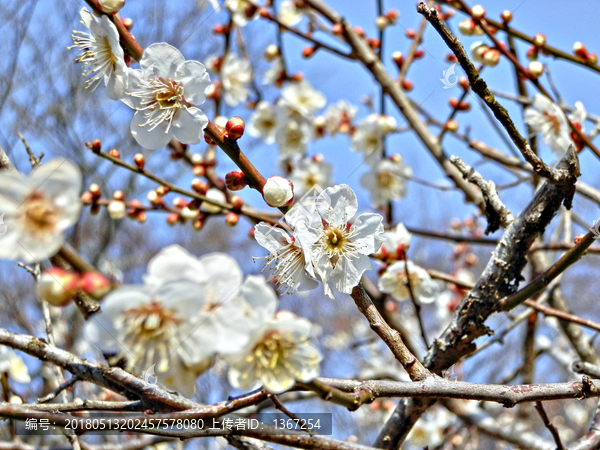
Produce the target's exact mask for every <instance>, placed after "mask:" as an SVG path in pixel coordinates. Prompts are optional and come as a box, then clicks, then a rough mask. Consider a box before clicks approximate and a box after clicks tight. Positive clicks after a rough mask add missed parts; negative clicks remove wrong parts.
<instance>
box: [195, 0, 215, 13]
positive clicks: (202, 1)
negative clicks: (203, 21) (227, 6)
mask: <svg viewBox="0 0 600 450" xmlns="http://www.w3.org/2000/svg"><path fill="white" fill-rule="evenodd" d="M208 3H210V6H212V7H213V10H214V11H215V12H221V5H220V4H219V2H218V0H196V6H197V7H198V9H199V10H200V11H202V10H203V9H204V8H206V5H207V4H208Z"/></svg>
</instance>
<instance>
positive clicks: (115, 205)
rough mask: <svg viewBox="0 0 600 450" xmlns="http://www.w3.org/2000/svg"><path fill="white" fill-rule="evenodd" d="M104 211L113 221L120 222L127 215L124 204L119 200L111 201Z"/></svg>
mask: <svg viewBox="0 0 600 450" xmlns="http://www.w3.org/2000/svg"><path fill="white" fill-rule="evenodd" d="M106 210H107V211H108V215H109V216H110V218H111V219H113V220H121V219H122V218H123V217H125V215H126V214H127V208H126V206H125V202H123V201H121V200H112V201H111V202H110V203H109V204H108V206H107V207H106Z"/></svg>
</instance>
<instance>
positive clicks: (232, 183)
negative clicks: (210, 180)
mask: <svg viewBox="0 0 600 450" xmlns="http://www.w3.org/2000/svg"><path fill="white" fill-rule="evenodd" d="M249 181H250V180H248V178H247V177H246V175H244V172H242V171H241V170H232V171H231V172H229V173H228V174H227V175H225V185H226V186H227V189H229V190H230V191H241V190H242V189H244V188H245V187H246V186H248V183H249Z"/></svg>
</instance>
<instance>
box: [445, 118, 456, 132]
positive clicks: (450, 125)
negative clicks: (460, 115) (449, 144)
mask: <svg viewBox="0 0 600 450" xmlns="http://www.w3.org/2000/svg"><path fill="white" fill-rule="evenodd" d="M444 128H445V129H446V130H448V131H450V132H455V131H456V130H458V123H457V122H456V120H454V119H452V120H449V121H447V122H446V123H445V125H444Z"/></svg>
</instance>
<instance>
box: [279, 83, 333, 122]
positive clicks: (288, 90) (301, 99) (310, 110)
mask: <svg viewBox="0 0 600 450" xmlns="http://www.w3.org/2000/svg"><path fill="white" fill-rule="evenodd" d="M281 98H282V99H283V101H284V102H285V103H286V104H287V105H289V106H290V107H291V108H293V109H295V110H296V111H298V112H300V113H301V114H303V115H304V116H306V117H308V116H311V115H312V114H314V113H316V112H317V111H318V110H319V109H321V108H323V107H324V106H325V104H326V103H327V99H326V98H325V95H324V94H323V93H322V92H320V91H317V90H316V89H314V88H313V87H312V86H311V84H310V83H309V82H308V81H306V80H302V81H300V82H298V83H288V84H287V85H286V86H285V87H284V88H283V89H282V90H281Z"/></svg>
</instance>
